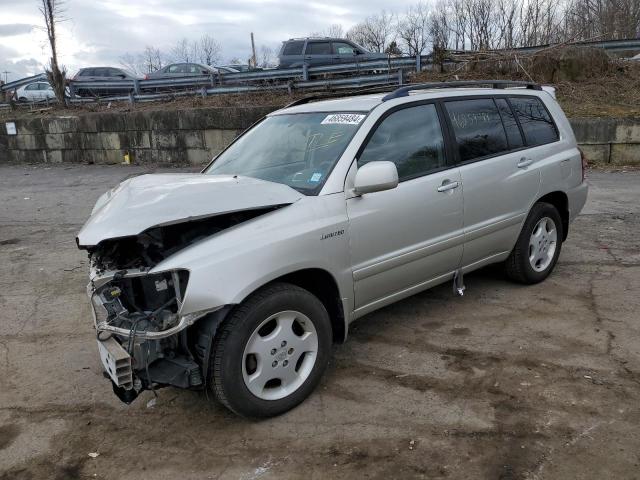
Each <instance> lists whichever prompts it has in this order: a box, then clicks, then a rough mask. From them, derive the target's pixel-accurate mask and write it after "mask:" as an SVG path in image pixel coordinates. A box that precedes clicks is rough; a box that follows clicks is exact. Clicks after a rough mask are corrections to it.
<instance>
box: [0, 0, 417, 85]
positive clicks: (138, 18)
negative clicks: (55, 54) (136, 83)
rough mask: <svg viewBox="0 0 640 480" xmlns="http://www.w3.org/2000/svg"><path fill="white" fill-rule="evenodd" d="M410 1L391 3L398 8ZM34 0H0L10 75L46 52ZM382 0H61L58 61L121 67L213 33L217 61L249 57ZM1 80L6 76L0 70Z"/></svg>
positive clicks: (34, 66) (1, 41)
mask: <svg viewBox="0 0 640 480" xmlns="http://www.w3.org/2000/svg"><path fill="white" fill-rule="evenodd" d="M412 3H416V0H412V1H395V2H392V5H393V10H394V11H396V12H400V11H404V10H405V9H406V8H407V7H408V6H409V5H410V4H412ZM38 4H39V1H38V0H0V73H1V72H4V71H5V70H8V71H10V72H11V73H9V74H8V77H9V80H12V79H13V80H15V79H17V78H21V77H24V76H27V75H30V74H35V73H40V72H41V71H42V70H43V64H44V63H45V62H46V61H47V58H48V56H49V47H48V44H47V43H46V36H45V34H44V32H43V30H42V28H41V25H42V23H43V22H42V18H41V15H40V12H39V10H38ZM389 4H390V2H388V1H384V0H350V1H349V2H344V1H343V0H310V1H304V0H300V1H296V0H66V2H65V3H64V5H65V17H66V21H65V22H64V23H62V24H61V25H60V37H59V45H58V50H59V59H60V62H61V63H62V64H63V65H65V66H66V67H67V69H68V70H69V71H70V73H71V74H73V73H75V71H76V70H77V69H78V68H80V67H83V66H88V65H94V66H97V65H113V66H118V65H119V58H120V57H121V56H122V55H123V54H125V53H132V54H133V53H137V52H139V51H142V50H143V49H144V47H145V45H153V46H157V47H159V48H160V49H162V50H170V48H171V46H172V45H173V44H175V42H176V41H178V40H179V39H181V38H183V37H187V38H189V39H197V38H199V37H200V36H201V35H203V34H205V33H206V34H209V35H212V36H213V37H215V38H216V39H217V40H218V41H219V43H220V44H221V46H222V50H223V52H222V53H223V62H227V61H228V60H230V59H231V58H234V57H238V58H241V59H243V60H245V59H247V58H249V56H250V49H251V46H250V39H249V34H250V32H252V31H253V32H254V34H255V36H256V47H259V46H260V45H262V44H265V45H268V46H270V47H271V48H273V49H274V50H276V49H278V48H279V47H280V42H281V41H282V40H285V39H287V38H291V37H297V36H306V35H308V34H309V33H311V32H321V31H323V30H324V29H325V28H327V27H328V26H329V25H331V24H334V23H339V24H342V25H343V27H344V28H345V29H348V28H349V27H351V26H352V25H354V24H355V23H357V22H359V21H360V20H362V19H363V18H365V17H367V16H368V15H371V14H373V13H377V12H379V11H380V10H382V9H383V8H387V10H389ZM2 78H3V79H4V74H2Z"/></svg>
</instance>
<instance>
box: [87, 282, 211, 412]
mask: <svg viewBox="0 0 640 480" xmlns="http://www.w3.org/2000/svg"><path fill="white" fill-rule="evenodd" d="M187 282H188V272H186V271H171V272H163V273H159V274H149V273H148V270H144V269H133V270H121V271H117V272H96V271H95V270H93V271H92V272H91V281H90V282H89V285H88V286H87V294H88V296H89V299H90V303H91V312H92V315H93V320H94V326H95V328H96V332H97V343H98V351H99V353H100V359H101V361H102V365H103V367H104V372H105V377H108V378H109V379H110V380H111V382H112V384H113V389H114V392H115V393H116V395H117V396H118V397H119V398H120V399H121V400H123V401H124V402H125V403H130V402H131V401H133V400H134V399H135V398H136V397H137V396H138V394H139V393H140V392H141V391H142V390H145V389H155V388H156V387H163V386H167V385H172V386H176V387H180V388H202V386H203V385H204V381H203V375H202V372H201V368H200V365H199V363H198V362H196V360H195V358H194V356H193V355H192V354H191V348H190V346H189V338H188V335H187V331H186V329H187V327H189V326H190V325H192V324H193V323H194V322H195V321H196V320H198V319H200V318H202V317H204V316H205V315H207V314H208V313H210V312H212V311H214V310H216V309H213V310H207V311H203V312H196V313H190V314H185V315H182V314H181V313H180V310H181V309H182V299H183V297H184V294H185V291H186V285H187Z"/></svg>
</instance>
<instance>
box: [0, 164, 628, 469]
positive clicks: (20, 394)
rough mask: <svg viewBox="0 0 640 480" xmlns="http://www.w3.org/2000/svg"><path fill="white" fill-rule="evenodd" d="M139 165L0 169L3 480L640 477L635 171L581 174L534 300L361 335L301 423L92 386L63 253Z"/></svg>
mask: <svg viewBox="0 0 640 480" xmlns="http://www.w3.org/2000/svg"><path fill="white" fill-rule="evenodd" d="M142 171H143V169H142V167H120V166H113V167H98V166H56V167H46V168H44V167H16V166H13V167H0V205H2V208H1V209H0V265H1V266H2V268H1V269H0V365H1V368H0V479H3V480H9V479H10V480H22V479H48V480H51V479H57V480H67V479H76V478H83V479H84V478H95V479H122V478H139V479H154V480H162V479H174V478H180V479H245V480H249V479H258V478H259V479H271V478H278V479H292V478H306V479H325V478H384V479H389V478H398V479H408V478H445V479H480V478H487V479H501V480H511V479H524V478H526V479H604V478H615V479H634V478H640V325H639V324H638V312H640V295H638V293H639V292H640V237H639V236H638V232H640V217H639V213H640V172H626V173H622V172H592V173H591V175H590V183H591V191H590V195H589V201H588V204H587V206H586V208H585V210H584V212H583V214H582V215H581V216H580V217H579V218H578V219H577V221H576V222H575V224H574V225H573V227H572V230H571V231H570V235H569V239H568V242H567V243H566V244H565V245H564V247H563V250H562V255H561V257H560V262H559V264H558V266H557V268H556V270H555V272H554V273H553V275H552V276H551V277H550V278H549V279H548V280H547V281H546V282H544V283H542V284H540V285H536V286H531V287H523V286H518V285H514V284H512V283H509V282H508V281H506V280H505V279H504V277H503V276H502V275H501V273H500V271H499V270H497V269H495V268H489V269H485V270H482V271H480V272H477V273H475V274H472V275H469V276H467V277H466V283H467V292H466V294H465V296H464V297H463V298H456V297H454V296H453V294H452V289H451V286H450V285H443V286H441V287H438V288H435V289H433V290H431V291H427V292H424V293H422V294H419V295H416V296H414V297H412V298H410V299H407V300H404V301H402V302H400V303H398V304H396V305H393V306H390V307H387V308H385V309H383V310H381V311H378V312H376V313H374V314H370V315H368V316H366V317H365V318H362V319H361V320H359V321H358V322H357V323H356V324H354V325H353V329H352V331H351V334H350V337H349V340H348V342H347V343H346V344H344V345H340V346H336V348H335V357H334V360H333V361H332V363H331V365H330V368H329V369H328V371H327V373H326V376H325V378H324V380H323V382H322V383H321V385H320V387H319V388H318V390H317V391H316V392H315V393H314V394H313V395H312V396H311V397H310V398H309V399H308V400H307V401H306V402H304V403H303V404H302V405H301V406H300V407H298V408H296V409H295V410H293V411H291V412H290V413H288V414H286V415H283V416H281V417H279V418H274V419H270V420H266V421H260V422H257V421H247V420H243V419H240V418H238V417H236V416H234V415H233V414H231V413H229V412H228V411H226V410H225V409H224V408H223V407H221V406H220V405H218V404H216V403H214V402H213V401H211V400H209V399H207V398H206V397H205V395H204V394H201V393H197V392H187V391H179V390H175V389H163V390H161V391H160V392H159V398H158V401H157V404H156V405H155V406H151V405H149V404H148V402H149V400H151V399H152V395H151V394H150V393H149V392H146V393H145V394H143V395H142V396H141V397H140V398H139V399H138V400H137V401H136V402H135V403H134V404H133V405H131V406H126V405H123V404H121V403H120V401H119V400H118V399H117V398H116V397H115V396H114V395H113V394H112V393H111V387H110V385H109V383H108V382H107V381H106V380H105V379H104V378H103V377H102V374H101V366H100V362H99V359H98V355H97V348H96V344H95V341H94V331H93V328H92V321H91V317H90V312H89V306H88V303H87V298H86V296H85V292H84V289H85V284H86V268H87V260H86V256H85V254H84V253H83V252H81V251H79V250H77V249H76V248H75V242H74V235H75V234H76V233H77V231H78V229H79V228H80V226H81V224H82V223H83V221H84V220H85V219H86V217H87V215H88V214H89V211H90V210H91V206H92V204H93V202H94V201H95V199H96V198H97V196H98V195H99V194H100V193H101V192H102V191H104V190H105V189H107V188H109V187H111V186H112V185H114V184H116V183H117V182H118V181H120V180H122V179H124V178H125V177H127V176H128V175H131V174H138V173H141V172H142Z"/></svg>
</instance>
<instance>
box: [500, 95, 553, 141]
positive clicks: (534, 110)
mask: <svg viewBox="0 0 640 480" xmlns="http://www.w3.org/2000/svg"><path fill="white" fill-rule="evenodd" d="M509 101H510V102H511V105H512V106H513V110H514V111H515V112H516V115H517V116H518V120H520V126H522V132H523V133H524V138H525V140H526V141H527V145H528V146H530V147H533V146H536V145H544V144H545V143H551V142H555V141H556V140H558V139H559V136H558V130H556V126H555V124H554V123H553V120H552V119H551V116H550V115H549V112H548V111H547V109H546V108H545V106H544V105H543V103H542V101H541V100H540V99H539V98H524V97H511V98H509Z"/></svg>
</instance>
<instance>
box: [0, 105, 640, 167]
mask: <svg viewBox="0 0 640 480" xmlns="http://www.w3.org/2000/svg"><path fill="white" fill-rule="evenodd" d="M273 109H274V107H246V108H237V107H228V108H198V109H190V110H167V111H139V112H114V113H94V114H83V115H70V116H64V117H63V116H61V117H43V118H33V119H28V120H17V121H15V124H16V129H17V135H6V130H5V125H4V122H0V163H6V162H18V163H43V162H45V163H47V162H75V163H122V161H123V158H124V154H125V153H126V152H129V154H130V155H131V158H132V161H133V162H134V163H158V164H182V165H187V164H191V165H202V164H205V163H207V162H208V161H209V160H210V159H211V158H212V157H213V156H214V155H215V154H217V153H218V152H219V151H220V150H222V149H223V148H224V147H225V146H226V145H228V144H229V142H231V141H232V140H233V139H234V138H235V137H236V136H237V135H238V134H239V133H240V132H242V131H243V130H245V129H246V128H248V127H249V126H251V124H253V123H254V122H255V121H257V120H259V119H260V118H262V117H263V116H264V115H266V114H267V113H269V112H270V111H272V110H273ZM571 124H572V126H573V130H574V132H575V134H576V137H577V139H578V143H579V144H580V146H581V147H582V148H583V150H584V151H585V154H586V155H587V158H588V159H589V160H590V161H591V162H594V163H611V164H618V165H630V164H640V119H612V118H574V119H571Z"/></svg>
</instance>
